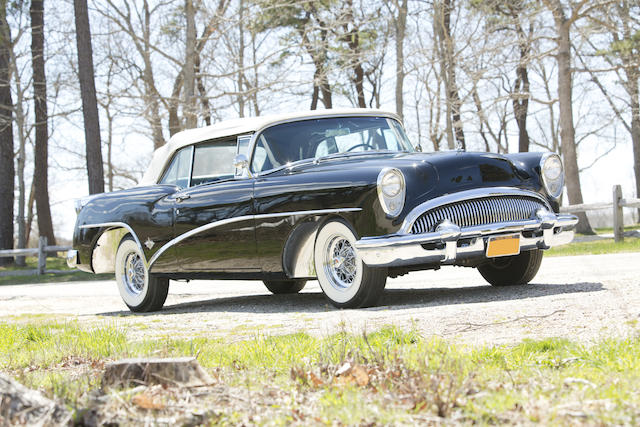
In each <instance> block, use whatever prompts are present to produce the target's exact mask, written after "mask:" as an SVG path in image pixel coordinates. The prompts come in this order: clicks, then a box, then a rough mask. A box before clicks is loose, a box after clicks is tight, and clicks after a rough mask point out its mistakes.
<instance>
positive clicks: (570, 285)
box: [0, 253, 640, 345]
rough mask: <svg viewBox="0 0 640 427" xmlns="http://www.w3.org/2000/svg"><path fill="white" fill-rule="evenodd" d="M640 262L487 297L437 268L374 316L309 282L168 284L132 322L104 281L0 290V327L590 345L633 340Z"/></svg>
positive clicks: (573, 263)
mask: <svg viewBox="0 0 640 427" xmlns="http://www.w3.org/2000/svg"><path fill="white" fill-rule="evenodd" d="M639 290H640V253H629V254H612V255H589V256H576V257H557V258H545V259H544V260H543V263H542V267H541V269H540V272H539V273H538V275H537V277H536V278H535V279H534V280H533V282H532V283H531V284H529V285H527V286H518V287H507V288H493V287H491V286H489V285H488V284H487V283H486V282H485V281H484V280H483V279H482V277H481V276H480V275H479V273H478V272H477V271H475V270H472V269H465V268H457V267H444V268H442V269H441V270H440V271H431V272H417V273H411V274H409V275H406V276H403V277H399V278H396V279H389V281H388V282H387V288H386V291H385V294H384V296H383V298H382V300H381V302H380V304H381V305H380V306H379V307H375V308H369V309H360V310H336V309H334V308H332V307H331V306H330V305H328V304H327V302H326V301H325V299H324V297H323V295H322V294H321V292H320V288H319V286H318V283H317V282H315V281H314V282H309V283H308V284H307V286H306V287H305V289H304V290H303V291H302V293H300V294H298V295H293V296H291V295H288V296H283V295H277V296H276V295H271V294H269V292H268V291H267V290H266V288H264V286H263V285H262V283H260V282H248V281H192V282H190V283H182V282H171V286H170V289H169V298H168V299H167V303H166V304H165V308H164V310H162V311H161V312H158V313H153V314H146V315H136V314H133V313H130V312H129V311H128V310H127V308H126V306H125V305H124V304H123V303H122V302H121V300H120V296H119V294H118V291H117V289H116V285H115V282H114V281H103V282H73V283H58V284H42V285H7V286H2V287H0V320H11V321H27V320H32V319H33V315H36V316H38V318H40V319H42V320H60V321H64V320H75V319H77V320H78V321H79V322H81V323H83V324H87V326H90V325H98V324H101V323H103V322H106V323H109V324H112V325H113V324H116V325H118V326H119V327H121V328H122V329H123V330H125V331H126V332H127V333H128V334H130V336H131V337H132V338H136V339H137V338H140V339H142V338H153V337H162V336H173V337H176V336H181V337H195V336H219V337H225V338H227V339H229V340H242V339H246V338H251V337H254V336H256V334H258V333H262V334H267V335H275V334H288V333H295V332H299V331H304V332H306V333H309V334H312V335H319V336H324V335H328V334H331V333H334V332H337V331H340V330H346V331H349V332H354V333H361V332H362V331H373V330H376V329H378V328H380V327H382V326H388V325H396V326H399V327H402V328H405V329H409V328H415V329H417V330H418V331H420V333H421V334H422V335H423V336H425V337H429V336H434V335H435V336H441V337H444V338H446V339H448V340H451V341H456V342H460V343H466V344H472V345H477V344H503V343H512V342H517V341H521V340H522V339H524V338H542V337H567V338H571V339H573V340H579V341H583V342H590V341H594V340H597V339H601V338H604V337H610V336H627V335H629V334H631V333H635V332H636V331H637V330H638V327H639V321H640V292H639Z"/></svg>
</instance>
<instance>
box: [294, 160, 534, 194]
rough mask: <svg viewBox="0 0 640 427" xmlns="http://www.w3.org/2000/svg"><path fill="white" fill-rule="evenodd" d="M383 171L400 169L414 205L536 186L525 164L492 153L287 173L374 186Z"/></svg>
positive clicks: (321, 165) (326, 163)
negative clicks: (482, 190) (346, 177)
mask: <svg viewBox="0 0 640 427" xmlns="http://www.w3.org/2000/svg"><path fill="white" fill-rule="evenodd" d="M385 167H395V168H398V169H400V170H401V171H402V172H403V173H404V175H405V178H406V181H407V196H408V197H407V199H408V200H414V201H415V202H416V203H420V202H421V201H423V200H425V199H427V198H432V197H437V196H440V195H443V194H449V193H455V192H458V191H464V190H470V189H474V188H484V187H517V188H523V189H529V190H533V191H537V190H539V188H540V182H539V179H538V178H537V175H536V174H534V173H532V170H531V169H530V168H528V167H527V164H525V163H523V162H521V161H517V160H516V159H510V158H509V157H508V156H505V155H500V154H495V153H474V152H463V151H443V152H436V153H390V154H383V153H377V154H371V155H357V156H353V157H347V158H345V157H338V158H332V159H326V160H321V161H319V162H317V163H306V164H302V165H300V166H296V167H295V168H292V169H291V170H290V172H291V173H305V172H317V173H332V174H340V175H342V176H344V174H352V175H353V177H354V179H358V180H361V179H362V178H364V176H363V175H366V176H367V180H368V181H369V182H375V180H376V179H377V176H378V174H379V173H380V171H381V170H382V169H383V168H385Z"/></svg>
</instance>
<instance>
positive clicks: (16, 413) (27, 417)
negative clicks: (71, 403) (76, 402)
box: [0, 374, 71, 426]
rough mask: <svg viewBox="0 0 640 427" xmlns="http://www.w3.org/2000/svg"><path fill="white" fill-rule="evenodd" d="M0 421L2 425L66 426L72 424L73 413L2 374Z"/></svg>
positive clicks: (0, 382)
mask: <svg viewBox="0 0 640 427" xmlns="http://www.w3.org/2000/svg"><path fill="white" fill-rule="evenodd" d="M0 421H3V423H2V425H30V426H32V425H38V426H66V425H71V414H70V413H69V412H68V411H67V410H66V409H65V408H64V407H63V406H61V405H58V404H57V403H56V402H54V401H53V400H49V399H47V398H46V397H44V396H43V395H42V393H40V392H39V391H36V390H31V389H29V388H27V387H25V386H23V385H22V384H20V383H17V382H15V381H14V380H12V379H11V378H9V377H8V376H6V375H4V374H0ZM5 423H6V424H5Z"/></svg>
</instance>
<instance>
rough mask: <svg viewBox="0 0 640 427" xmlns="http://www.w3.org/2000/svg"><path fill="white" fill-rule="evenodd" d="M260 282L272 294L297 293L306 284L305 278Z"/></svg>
mask: <svg viewBox="0 0 640 427" xmlns="http://www.w3.org/2000/svg"><path fill="white" fill-rule="evenodd" d="M262 283H264V285H265V286H266V287H267V289H269V291H270V292H271V293H272V294H276V295H277V294H297V293H298V292H300V291H301V290H302V288H304V285H306V284H307V281H306V280H303V279H296V280H264V281H263V282H262Z"/></svg>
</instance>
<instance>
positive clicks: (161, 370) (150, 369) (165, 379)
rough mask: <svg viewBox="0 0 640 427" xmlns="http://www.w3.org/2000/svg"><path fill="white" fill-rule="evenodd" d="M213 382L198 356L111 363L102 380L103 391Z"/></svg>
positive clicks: (126, 360)
mask: <svg viewBox="0 0 640 427" xmlns="http://www.w3.org/2000/svg"><path fill="white" fill-rule="evenodd" d="M212 383H213V380H212V379H211V377H210V376H209V375H208V374H207V373H206V372H205V370H204V369H202V367H201V366H200V364H199V363H198V361H197V360H196V359H195V357H178V358H171V359H124V360H119V361H117V362H112V363H108V364H107V365H106V366H105V371H104V375H103V377H102V387H103V388H104V387H124V388H128V387H136V386H139V385H153V384H163V385H169V386H181V387H198V386H204V385H209V384H212Z"/></svg>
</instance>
